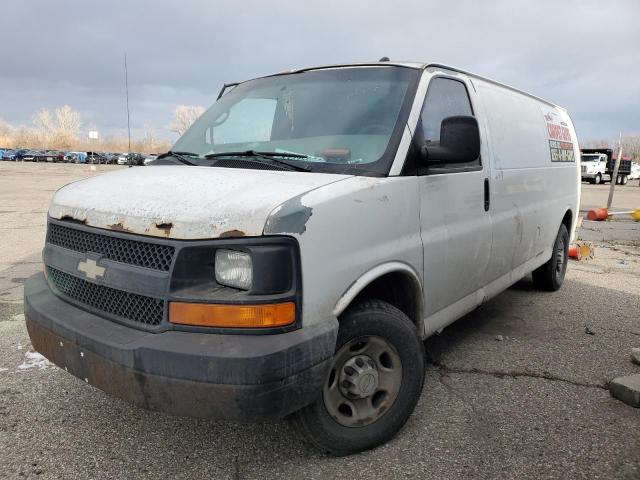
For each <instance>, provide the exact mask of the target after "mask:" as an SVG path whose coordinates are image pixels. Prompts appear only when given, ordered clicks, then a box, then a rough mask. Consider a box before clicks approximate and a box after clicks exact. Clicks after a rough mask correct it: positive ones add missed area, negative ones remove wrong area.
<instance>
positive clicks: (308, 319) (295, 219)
mask: <svg viewBox="0 0 640 480" xmlns="http://www.w3.org/2000/svg"><path fill="white" fill-rule="evenodd" d="M223 93H224V94H222V95H221V96H220V97H219V99H218V101H217V102H216V103H215V104H214V105H213V106H212V107H211V108H210V109H209V110H208V111H206V112H205V113H204V114H203V115H202V116H201V117H200V119H199V120H197V121H196V122H195V124H194V125H193V126H192V127H191V128H190V129H189V131H187V132H186V133H185V134H184V135H183V136H182V138H180V139H179V140H178V142H177V143H176V144H175V146H174V147H173V151H172V152H169V153H168V154H166V155H164V157H162V158H160V159H159V160H158V161H157V162H155V163H156V166H149V167H144V168H133V169H127V170H121V171H116V172H112V173H108V174H105V175H102V176H98V177H93V178H90V179H87V180H84V181H80V182H76V183H73V184H70V185H67V186H66V187H64V188H62V189H61V190H59V191H58V192H57V193H56V194H55V196H54V198H53V201H52V204H51V207H50V209H49V219H48V232H47V238H46V244H45V247H44V252H43V259H44V264H45V271H44V273H43V274H38V275H36V276H34V277H32V278H31V279H30V280H29V281H28V282H27V284H26V287H25V316H26V322H27V326H28V329H29V334H30V336H31V340H32V342H33V345H34V347H35V348H36V349H37V350H38V351H40V352H41V353H42V354H44V355H45V356H46V357H47V358H49V359H50V360H51V361H53V362H55V363H56V364H57V365H59V366H60V367H63V368H65V370H68V371H69V372H70V373H72V374H74V375H76V376H77V377H79V378H81V379H83V380H85V381H86V382H88V383H90V384H92V385H95V386H96V387H98V388H100V389H102V390H104V391H106V392H108V393H110V394H113V395H115V396H117V397H120V398H123V399H126V400H128V401H130V402H133V403H135V404H137V405H140V406H143V407H145V408H149V409H153V410H160V411H165V412H171V413H174V414H178V415H194V416H199V417H214V418H227V419H233V420H244V421H253V420H262V419H266V418H280V417H285V416H289V418H291V419H292V420H293V423H294V424H295V425H296V426H297V427H298V428H299V430H300V432H302V434H303V435H304V436H305V437H306V438H307V439H308V440H309V441H310V442H312V443H313V444H314V445H316V446H317V447H318V448H320V449H322V450H324V451H327V452H331V453H333V454H347V453H350V452H355V451H360V450H363V449H367V448H371V447H374V446H376V445H379V444H380V443H382V442H385V441H386V440H388V439H390V438H391V437H393V436H394V435H395V434H396V432H398V430H399V429H400V428H401V427H402V426H403V424H404V423H405V422H406V421H407V419H408V418H409V416H410V415H411V413H412V411H413V409H414V406H415V405H416V402H417V401H418V397H419V396H420V393H421V391H422V386H423V379H424V370H425V365H424V362H425V360H424V351H423V343H422V341H423V339H425V338H427V337H428V336H430V335H432V334H434V333H435V332H438V331H440V330H441V329H443V328H444V327H446V326H447V325H449V324H450V323H452V322H453V321H455V320H456V319H458V318H460V317H461V316H463V315H465V314H466V313H468V312H470V311H472V310H473V309H474V308H476V307H477V306H478V305H480V304H482V303H483V302H486V301H487V299H489V298H491V297H492V296H494V295H497V294H498V293H500V292H501V291H503V290H504V289H506V288H507V287H509V286H510V285H512V284H513V283H514V282H516V281H518V280H519V279H521V278H522V277H524V276H525V275H527V274H529V273H531V272H533V281H534V284H535V285H537V286H538V287H540V288H542V289H544V290H556V289H558V288H560V286H561V285H562V282H563V278H564V275H565V271H566V265H567V261H566V259H567V247H568V244H569V239H570V235H571V234H572V232H573V231H574V227H575V222H576V216H577V213H578V203H579V191H580V190H579V183H580V170H579V167H578V163H579V162H578V161H577V160H578V155H579V150H578V141H577V139H576V135H575V132H574V128H573V126H572V124H571V120H570V119H569V116H568V115H567V112H566V111H565V110H564V109H562V108H560V107H557V106H555V105H553V104H551V103H549V102H546V101H544V100H541V99H539V98H536V97H534V96H531V95H528V94H526V93H523V92H520V91H518V90H515V89H513V88H511V87H507V86H505V85H501V84H499V83H497V82H494V81H492V80H487V79H485V78H481V77H478V76H476V75H473V74H469V73H465V72H462V71H460V70H457V69H455V68H451V67H446V66H442V65H435V64H421V63H394V62H379V63H373V64H357V65H335V66H327V67H318V68H308V69H302V70H295V71H291V72H285V73H281V74H276V75H272V76H267V77H263V78H257V79H254V80H249V81H246V82H243V83H240V84H238V85H236V86H234V87H232V88H227V89H226V90H225V92H223ZM433 412H437V410H433ZM434 414H437V413H434Z"/></svg>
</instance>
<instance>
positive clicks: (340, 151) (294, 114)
mask: <svg viewBox="0 0 640 480" xmlns="http://www.w3.org/2000/svg"><path fill="white" fill-rule="evenodd" d="M418 77H419V71H418V70H415V69H410V68H402V67H393V66H384V67H349V68H336V69H326V70H313V71H308V72H301V73H292V74H286V75H274V76H271V77H265V78H260V79H256V80H251V81H248V82H244V83H242V84H240V85H238V86H237V87H235V88H233V89H232V90H231V91H229V92H228V93H226V94H225V95H224V96H223V97H222V98H220V100H218V101H217V102H216V103H215V104H214V105H213V106H212V107H211V108H210V109H209V110H207V111H206V112H205V113H204V114H203V115H202V116H201V117H200V118H199V119H198V120H197V121H196V122H195V123H194V124H193V125H192V126H191V128H190V129H189V130H188V131H187V132H186V133H185V134H184V135H183V136H182V137H181V138H180V139H179V140H178V141H177V142H176V144H175V145H174V146H173V148H172V150H173V151H176V152H192V153H194V154H197V155H198V157H200V158H199V159H197V158H195V157H190V158H189V159H190V160H194V163H196V164H203V165H207V164H211V163H212V162H214V161H215V160H213V159H205V158H204V157H205V155H211V154H220V153H225V152H246V151H249V150H251V151H257V152H274V153H279V154H286V153H291V154H298V155H300V156H299V157H298V156H295V157H294V156H293V155H292V157H284V158H286V160H287V162H289V163H297V164H300V165H304V166H305V167H308V169H309V170H311V171H321V172H322V171H325V172H332V173H355V174H358V173H360V174H363V175H366V174H377V175H384V174H386V173H387V172H388V170H389V168H390V166H391V162H392V161H393V157H394V155H395V150H396V148H397V146H398V144H399V142H400V137H401V135H402V131H403V127H404V125H405V123H406V116H407V115H408V110H409V108H410V104H411V100H412V97H413V91H414V90H415V85H416V83H417V80H418ZM233 158H234V157H229V159H231V160H233ZM237 158H238V161H241V159H240V158H239V157H237ZM279 158H283V156H280V157H279ZM229 159H227V158H225V160H226V161H225V162H224V163H225V166H227V167H228V166H230V162H229ZM231 165H233V164H231Z"/></svg>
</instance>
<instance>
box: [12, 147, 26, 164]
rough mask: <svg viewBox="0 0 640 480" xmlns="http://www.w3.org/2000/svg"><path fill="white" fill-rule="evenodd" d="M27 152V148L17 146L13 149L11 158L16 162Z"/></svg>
mask: <svg viewBox="0 0 640 480" xmlns="http://www.w3.org/2000/svg"><path fill="white" fill-rule="evenodd" d="M27 152H29V150H27V149H25V148H19V149H18V150H16V151H15V153H14V155H13V159H14V160H15V161H16V162H21V161H22V157H24V156H25V155H26V154H27Z"/></svg>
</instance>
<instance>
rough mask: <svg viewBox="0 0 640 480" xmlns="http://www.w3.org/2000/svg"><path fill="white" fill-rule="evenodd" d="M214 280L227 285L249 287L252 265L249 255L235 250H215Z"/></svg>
mask: <svg viewBox="0 0 640 480" xmlns="http://www.w3.org/2000/svg"><path fill="white" fill-rule="evenodd" d="M214 268H215V272H216V282H218V283H219V284H221V285H226V286H227V287H233V288H240V289H242V290H249V289H251V284H252V282H253V265H252V261H251V255H249V254H248V253H245V252H239V251H237V250H225V249H218V250H216V258H215V267H214Z"/></svg>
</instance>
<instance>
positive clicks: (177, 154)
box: [157, 150, 199, 167]
mask: <svg viewBox="0 0 640 480" xmlns="http://www.w3.org/2000/svg"><path fill="white" fill-rule="evenodd" d="M167 157H173V158H175V159H176V160H178V161H180V162H182V163H184V164H185V165H190V166H192V167H194V166H195V165H196V164H195V163H193V162H191V161H190V160H187V159H186V158H185V157H199V155H198V154H197V153H192V152H174V151H173V150H169V151H168V152H167V153H163V154H162V155H158V158H157V160H160V159H162V158H167Z"/></svg>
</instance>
